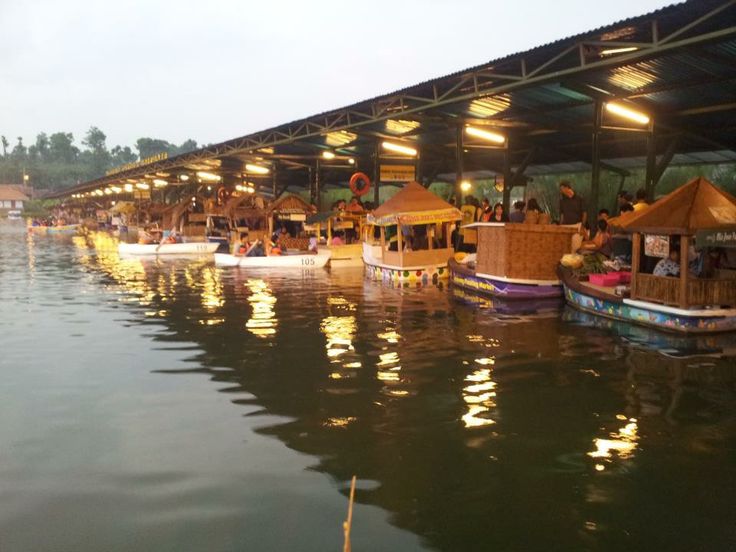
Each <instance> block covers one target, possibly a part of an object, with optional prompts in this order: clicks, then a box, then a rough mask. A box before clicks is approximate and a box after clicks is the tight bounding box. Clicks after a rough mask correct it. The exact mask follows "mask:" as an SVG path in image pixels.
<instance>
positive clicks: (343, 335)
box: [321, 316, 357, 362]
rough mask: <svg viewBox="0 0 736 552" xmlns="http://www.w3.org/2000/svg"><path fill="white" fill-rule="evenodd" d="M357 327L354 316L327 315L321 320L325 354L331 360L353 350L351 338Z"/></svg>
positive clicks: (336, 359) (334, 360)
mask: <svg viewBox="0 0 736 552" xmlns="http://www.w3.org/2000/svg"><path fill="white" fill-rule="evenodd" d="M356 329H357V323H356V320H355V317H354V316H327V317H326V318H324V319H323V320H322V324H321V330H322V333H324V334H325V337H326V338H327V345H326V347H327V356H328V357H329V358H330V359H331V360H332V362H337V361H339V359H338V358H337V357H340V356H342V355H343V354H345V353H347V352H349V351H355V347H353V338H354V337H355V332H356Z"/></svg>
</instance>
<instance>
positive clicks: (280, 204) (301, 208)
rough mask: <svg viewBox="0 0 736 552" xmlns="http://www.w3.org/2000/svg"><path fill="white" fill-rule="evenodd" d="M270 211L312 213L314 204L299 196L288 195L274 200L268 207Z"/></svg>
mask: <svg viewBox="0 0 736 552" xmlns="http://www.w3.org/2000/svg"><path fill="white" fill-rule="evenodd" d="M268 212H269V213H305V214H306V213H310V212H312V206H311V205H309V203H307V202H306V201H304V200H303V199H302V198H300V197H299V196H295V195H286V196H283V197H281V198H279V199H277V200H276V201H274V202H273V203H272V204H271V205H270V207H269V208H268Z"/></svg>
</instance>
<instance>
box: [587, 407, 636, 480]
mask: <svg viewBox="0 0 736 552" xmlns="http://www.w3.org/2000/svg"><path fill="white" fill-rule="evenodd" d="M616 418H617V419H619V420H624V421H626V422H627V423H626V424H624V426H623V427H621V428H620V429H619V430H618V431H615V432H611V433H609V434H608V438H596V439H594V440H593V446H594V450H592V451H590V452H588V456H589V457H591V458H595V459H596V460H598V461H599V462H598V463H597V464H596V465H595V469H596V471H604V470H605V469H606V464H605V463H607V462H611V461H612V460H614V459H620V460H626V459H630V458H633V457H634V454H635V452H636V449H637V447H638V441H639V428H638V420H637V419H636V418H626V417H625V416H623V415H621V414H619V415H618V416H616Z"/></svg>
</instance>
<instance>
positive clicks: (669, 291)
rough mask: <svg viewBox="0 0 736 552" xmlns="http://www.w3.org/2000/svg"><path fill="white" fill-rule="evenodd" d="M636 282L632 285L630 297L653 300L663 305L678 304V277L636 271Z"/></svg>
mask: <svg viewBox="0 0 736 552" xmlns="http://www.w3.org/2000/svg"><path fill="white" fill-rule="evenodd" d="M635 278H636V284H635V286H632V289H635V290H636V291H635V293H632V295H631V298H632V299H642V300H644V301H654V302H655V303H664V304H665V305H674V306H677V305H679V304H680V293H679V290H680V279H679V278H672V277H669V276H654V275H653V274H643V273H641V272H640V273H638V274H636V275H635Z"/></svg>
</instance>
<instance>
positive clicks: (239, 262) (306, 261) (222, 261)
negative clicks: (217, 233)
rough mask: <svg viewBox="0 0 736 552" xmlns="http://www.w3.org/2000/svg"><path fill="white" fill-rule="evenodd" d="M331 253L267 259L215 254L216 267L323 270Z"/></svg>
mask: <svg viewBox="0 0 736 552" xmlns="http://www.w3.org/2000/svg"><path fill="white" fill-rule="evenodd" d="M331 255H332V253H331V252H330V251H326V250H321V251H318V252H317V253H316V254H315V253H312V254H296V255H289V254H286V255H270V256H267V257H245V256H243V255H230V254H229V253H215V264H216V265H217V266H237V267H239V268H324V267H325V266H326V265H327V263H328V262H329V261H330V257H331Z"/></svg>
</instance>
